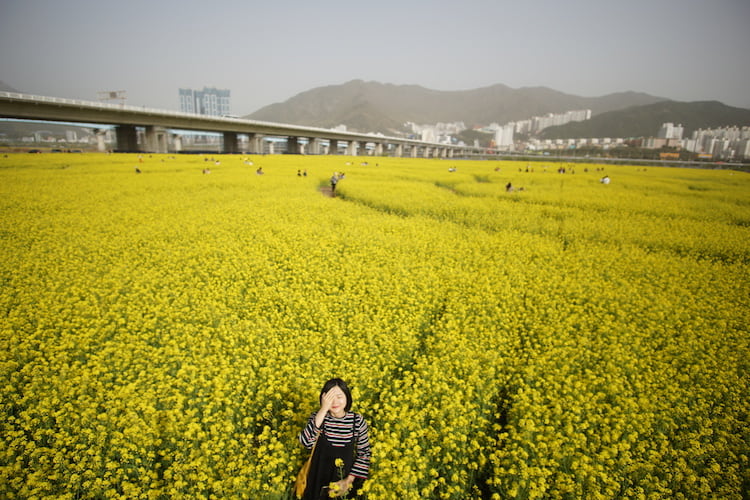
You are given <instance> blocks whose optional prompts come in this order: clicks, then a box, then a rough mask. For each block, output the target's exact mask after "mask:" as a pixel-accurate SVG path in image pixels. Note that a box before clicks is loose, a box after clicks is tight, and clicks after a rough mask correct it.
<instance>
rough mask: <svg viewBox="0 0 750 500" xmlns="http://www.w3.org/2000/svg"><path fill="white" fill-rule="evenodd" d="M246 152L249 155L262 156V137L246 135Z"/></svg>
mask: <svg viewBox="0 0 750 500" xmlns="http://www.w3.org/2000/svg"><path fill="white" fill-rule="evenodd" d="M247 140H248V150H249V151H248V152H249V153H250V154H256V155H262V154H263V136H262V135H260V134H247Z"/></svg>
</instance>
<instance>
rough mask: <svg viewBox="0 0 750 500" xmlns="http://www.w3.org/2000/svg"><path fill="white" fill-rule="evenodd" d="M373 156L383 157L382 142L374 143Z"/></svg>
mask: <svg viewBox="0 0 750 500" xmlns="http://www.w3.org/2000/svg"><path fill="white" fill-rule="evenodd" d="M375 156H383V143H382V142H376V143H375Z"/></svg>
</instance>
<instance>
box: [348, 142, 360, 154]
mask: <svg viewBox="0 0 750 500" xmlns="http://www.w3.org/2000/svg"><path fill="white" fill-rule="evenodd" d="M346 154H348V155H349V156H357V141H349V145H348V146H347V147H346Z"/></svg>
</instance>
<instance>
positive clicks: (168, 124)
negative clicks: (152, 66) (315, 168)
mask: <svg viewBox="0 0 750 500" xmlns="http://www.w3.org/2000/svg"><path fill="white" fill-rule="evenodd" d="M0 117H1V118H8V119H18V120H44V121H53V122H54V121H57V122H72V123H85V124H100V125H107V126H114V128H115V134H116V140H117V148H116V149H117V151H122V152H149V153H169V152H180V151H181V150H182V141H181V137H180V135H179V133H177V132H176V131H179V130H186V131H199V132H211V133H219V134H221V135H222V137H223V141H222V152H224V153H263V152H264V148H263V146H264V144H263V142H264V140H266V139H267V138H276V139H278V138H282V139H286V142H287V152H288V153H293V154H294V153H296V154H301V153H304V154H337V153H338V152H339V151H340V150H341V148H342V146H344V145H345V146H344V147H345V149H344V150H345V152H346V154H349V155H353V156H355V155H366V154H370V152H371V153H372V154H373V155H376V156H383V155H390V156H412V157H417V156H419V157H433V158H453V157H456V156H468V155H472V154H477V153H481V152H482V150H481V149H479V148H474V147H472V146H458V145H452V144H439V143H431V142H424V141H418V140H411V139H404V138H400V137H386V136H381V135H375V134H360V133H355V132H345V131H338V130H331V129H325V128H317V127H305V126H300V125H290V124H283V123H273V122H264V121H256V120H246V119H242V118H232V117H216V116H207V115H197V114H190V113H182V112H177V111H169V110H161V109H149V108H141V107H137V106H125V105H118V104H110V103H100V102H93V101H79V100H72V99H62V98H57V97H45V96H36V95H28V94H19V93H14V92H0ZM138 128H141V129H143V130H144V132H143V133H142V134H141V138H140V140H139V134H138ZM240 135H245V136H246V137H247V139H248V140H247V141H246V142H247V144H248V146H247V149H245V150H243V151H240V141H239V139H238V136H240ZM99 148H100V149H102V150H103V149H104V140H103V137H100V141H99Z"/></svg>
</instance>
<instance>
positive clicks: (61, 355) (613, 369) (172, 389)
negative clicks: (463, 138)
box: [0, 154, 750, 500]
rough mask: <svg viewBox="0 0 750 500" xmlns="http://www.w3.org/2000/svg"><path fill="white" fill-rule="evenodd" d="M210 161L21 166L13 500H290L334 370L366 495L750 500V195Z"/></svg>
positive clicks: (10, 458) (10, 175) (10, 261)
mask: <svg viewBox="0 0 750 500" xmlns="http://www.w3.org/2000/svg"><path fill="white" fill-rule="evenodd" d="M207 160H209V157H204V156H180V157H176V158H175V157H171V156H167V155H144V156H143V158H141V159H140V160H139V158H138V156H136V155H126V154H112V155H104V154H79V155H76V154H43V155H28V154H26V155H21V154H15V155H14V154H9V155H7V156H4V157H2V158H0V209H1V210H0V252H1V253H0V255H1V256H2V260H0V262H1V264H0V266H2V267H1V268H0V329H1V333H0V342H1V343H2V345H1V348H0V404H1V405H2V411H0V497H3V498H38V499H44V498H56V499H57V498H62V499H76V498H142V499H166V498H215V499H219V498H247V499H279V500H282V499H288V498H291V485H292V482H293V478H294V476H295V474H296V471H297V470H298V469H299V467H300V466H301V464H302V462H303V461H304V460H305V459H306V457H307V452H305V451H304V450H303V449H302V448H301V446H299V444H298V442H297V434H298V432H299V431H300V429H301V428H302V426H303V425H304V423H305V421H306V419H307V417H308V416H309V415H310V413H311V412H312V411H314V410H315V409H316V408H317V397H318V393H319V390H320V387H321V385H322V384H323V382H324V381H325V380H326V379H328V378H330V377H332V376H340V377H342V378H344V379H345V380H347V382H349V384H350V386H352V387H353V395H354V407H353V409H354V410H355V411H357V412H359V413H362V414H363V415H364V416H365V418H366V419H367V420H368V422H369V425H370V439H371V442H372V444H373V462H372V470H371V479H370V480H369V481H368V482H367V483H366V485H367V486H366V490H367V492H368V496H369V498H370V499H372V500H378V499H412V498H413V499H416V498H435V499H472V498H475V499H479V498H491V499H540V498H552V499H574V498H592V499H598V498H600V499H604V498H628V499H662V498H663V499H691V498H701V499H702V498H727V499H741V498H748V495H750V472H748V471H750V466H749V464H748V455H749V454H750V450H749V444H750V422H748V418H749V415H750V376H749V372H748V364H749V361H748V360H750V336H749V335H748V330H749V325H750V293H748V292H749V291H750V175H748V174H745V173H739V172H731V171H716V170H710V171H709V170H688V169H676V168H652V167H649V168H643V167H635V166H633V167H629V166H617V167H615V166H606V167H605V166H600V165H582V164H581V165H573V164H568V165H566V173H565V174H560V173H558V172H557V169H558V167H559V164H554V163H552V164H544V163H531V164H527V163H525V162H524V163H514V162H509V161H460V160H423V159H399V158H373V157H368V158H366V159H365V158H362V157H359V158H352V157H341V156H321V157H303V156H249V157H244V156H238V155H234V156H216V157H215V158H214V159H213V160H216V161H218V162H219V164H216V163H215V162H214V161H207ZM365 162H367V163H368V164H367V165H364V164H363V163H365ZM136 166H137V167H138V168H140V170H141V171H142V173H140V174H136V173H135V171H134V167H136ZM259 166H261V167H262V168H263V170H264V172H265V174H264V175H256V168H257V167H259ZM206 167H209V168H210V169H211V173H210V174H202V173H201V170H202V169H204V168H206ZM449 167H456V171H455V172H449V171H448V169H449ZM527 167H528V170H529V171H528V172H527V171H526V170H527ZM600 168H603V169H604V170H603V171H601V170H600ZM298 170H306V171H307V174H308V175H307V176H298V175H297V172H298ZM334 171H339V172H342V171H343V172H344V173H345V174H346V175H345V178H344V179H343V180H341V181H340V182H339V185H338V188H337V196H336V197H335V198H331V197H328V196H324V195H323V194H321V192H320V188H321V187H322V186H326V185H327V184H328V179H329V177H330V176H331V174H332V173H333V172H334ZM605 174H607V175H609V176H610V178H611V179H612V182H611V184H609V185H604V184H602V183H600V182H599V179H600V178H601V177H602V176H603V175H605ZM508 182H512V183H513V185H514V186H516V187H517V188H520V187H523V188H524V189H523V191H521V190H518V189H517V190H516V191H515V192H510V193H508V192H506V191H505V185H506V184H507V183H508Z"/></svg>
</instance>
